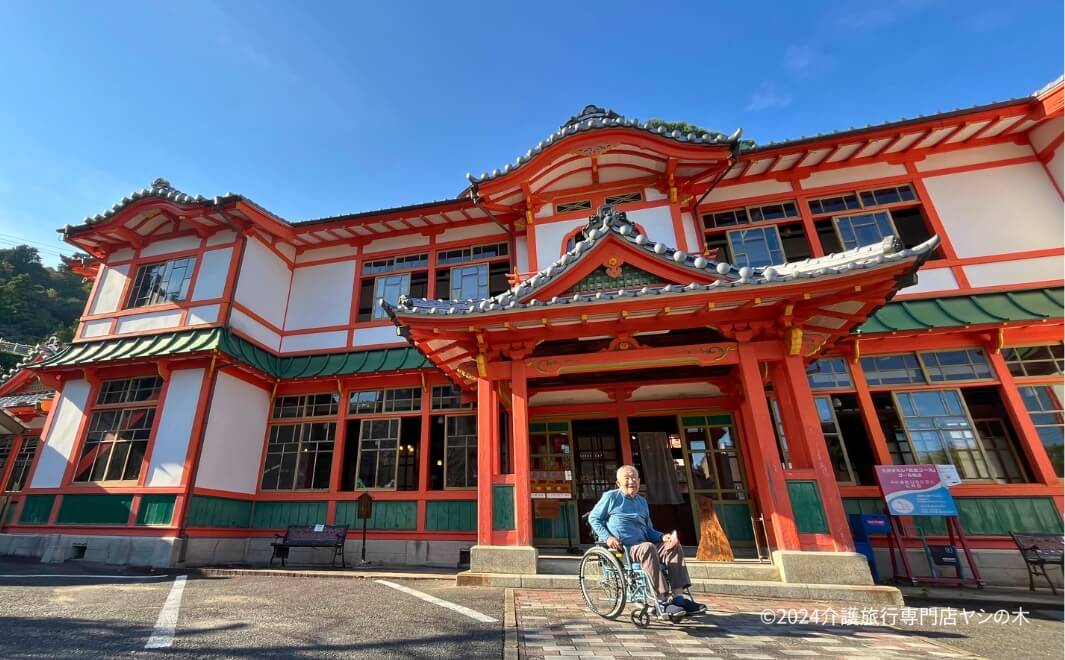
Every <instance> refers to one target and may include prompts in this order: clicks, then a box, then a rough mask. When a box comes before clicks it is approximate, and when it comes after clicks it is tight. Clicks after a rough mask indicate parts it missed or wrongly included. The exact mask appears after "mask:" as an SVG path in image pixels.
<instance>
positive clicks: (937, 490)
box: [876, 465, 958, 516]
mask: <svg viewBox="0 0 1065 660" xmlns="http://www.w3.org/2000/svg"><path fill="white" fill-rule="evenodd" d="M876 478H877V481H879V482H880V490H881V492H883V493H884V501H885V502H887V507H888V513H890V514H891V515H893V516H957V515H958V507H957V506H955V505H954V498H953V497H952V496H951V494H950V490H949V489H948V488H947V486H946V484H944V483H943V481H942V479H941V478H940V474H939V470H937V469H936V466H935V465H877V466H876Z"/></svg>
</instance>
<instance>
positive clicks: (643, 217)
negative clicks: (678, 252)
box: [625, 204, 683, 247]
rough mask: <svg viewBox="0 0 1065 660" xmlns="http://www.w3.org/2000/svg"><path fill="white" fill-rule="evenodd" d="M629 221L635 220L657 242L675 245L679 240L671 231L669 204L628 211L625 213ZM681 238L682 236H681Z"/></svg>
mask: <svg viewBox="0 0 1065 660" xmlns="http://www.w3.org/2000/svg"><path fill="white" fill-rule="evenodd" d="M625 215H627V216H628V218H629V222H635V223H636V224H638V225H640V226H641V227H643V228H644V230H645V231H646V232H647V238H649V239H651V240H652V241H655V242H658V243H665V244H666V245H668V246H670V247H676V246H677V244H678V243H679V241H678V240H677V234H676V232H674V231H673V216H672V215H671V214H670V212H669V205H668V204H666V205H665V206H656V207H655V208H650V209H639V210H637V211H628V212H626V214H625ZM681 238H682V239H683V237H681Z"/></svg>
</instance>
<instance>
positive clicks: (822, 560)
mask: <svg viewBox="0 0 1065 660" xmlns="http://www.w3.org/2000/svg"><path fill="white" fill-rule="evenodd" d="M773 564H775V565H776V567H777V568H778V569H779V570H780V581H781V582H789V583H798V584H850V585H856V586H870V585H872V584H873V576H872V574H871V573H870V572H869V562H868V561H867V560H866V558H865V555H860V554H858V553H856V552H812V551H799V550H774V551H773Z"/></svg>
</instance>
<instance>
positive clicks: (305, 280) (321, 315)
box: [285, 261, 355, 331]
mask: <svg viewBox="0 0 1065 660" xmlns="http://www.w3.org/2000/svg"><path fill="white" fill-rule="evenodd" d="M354 281H355V262H354V261H338V262H336V263H331V264H323V265H321V266H307V267H305V268H296V269H295V270H293V271H292V292H291V293H290V294H289V301H288V314H287V316H286V318H285V331H288V330H303V329H306V328H321V327H326V326H331V325H347V323H348V320H349V319H348V316H349V314H350V313H351V294H352V284H353V282H354Z"/></svg>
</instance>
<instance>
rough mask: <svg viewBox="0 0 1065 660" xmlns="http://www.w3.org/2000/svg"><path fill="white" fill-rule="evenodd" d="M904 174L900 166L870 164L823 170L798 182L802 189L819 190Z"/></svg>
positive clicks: (903, 168) (904, 170)
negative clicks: (823, 187)
mask: <svg viewBox="0 0 1065 660" xmlns="http://www.w3.org/2000/svg"><path fill="white" fill-rule="evenodd" d="M904 174H906V168H905V167H904V166H902V165H891V164H889V163H871V164H869V165H858V166H856V167H841V168H840V169H838V170H825V171H823V172H814V173H813V174H811V175H810V176H808V177H806V178H805V179H803V180H802V181H800V182H799V185H800V186H802V187H803V188H807V189H809V188H821V187H822V186H834V185H837V184H840V183H850V182H851V181H864V180H866V179H882V178H884V177H889V176H902V175H904Z"/></svg>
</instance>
